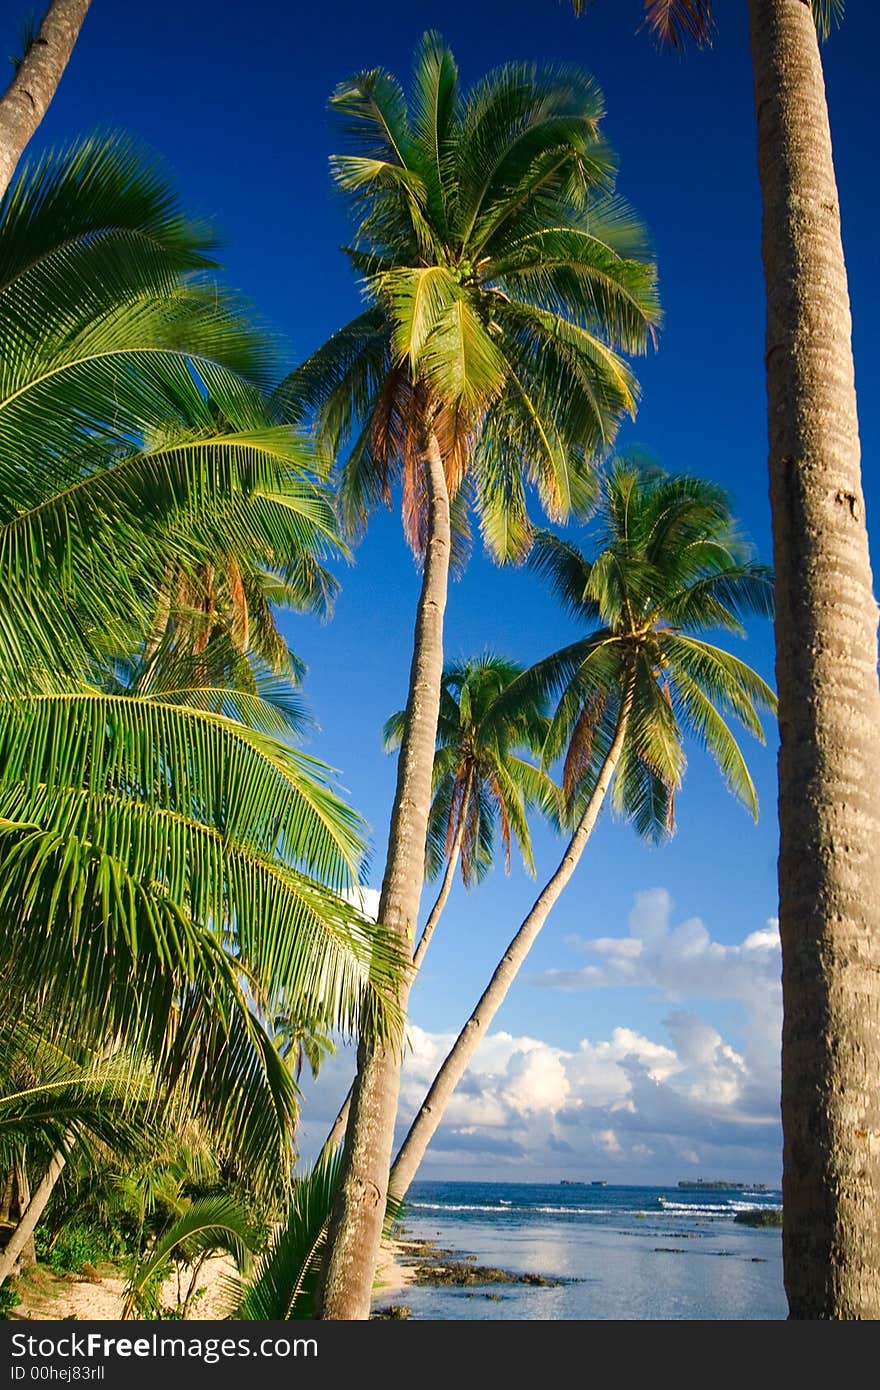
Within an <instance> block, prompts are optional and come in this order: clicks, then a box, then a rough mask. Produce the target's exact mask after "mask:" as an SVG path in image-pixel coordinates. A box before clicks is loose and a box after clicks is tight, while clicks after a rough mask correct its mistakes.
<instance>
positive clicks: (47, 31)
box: [0, 0, 91, 198]
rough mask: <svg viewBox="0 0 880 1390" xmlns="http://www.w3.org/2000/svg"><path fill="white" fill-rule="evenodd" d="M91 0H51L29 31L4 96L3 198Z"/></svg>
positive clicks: (0, 118)
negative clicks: (35, 26)
mask: <svg viewBox="0 0 880 1390" xmlns="http://www.w3.org/2000/svg"><path fill="white" fill-rule="evenodd" d="M90 4H91V0H51V4H50V5H49V8H48V10H47V11H46V13H45V15H44V16H43V19H42V21H41V23H40V27H39V29H37V30H35V31H34V30H31V31H30V32H29V33H28V34H27V35H26V40H25V45H24V53H23V54H22V56H21V58H20V59H19V60H18V61H17V62H16V64H15V74H14V76H13V78H12V81H11V82H10V84H9V86H8V87H7V89H6V91H5V92H4V93H3V96H2V97H0V198H2V196H3V194H4V193H5V192H6V190H7V188H8V187H9V185H10V183H11V182H12V176H13V174H14V173H15V168H16V165H17V164H18V161H19V160H20V159H21V156H22V155H23V153H24V149H25V146H26V145H27V143H28V141H29V140H30V138H31V136H32V135H33V133H34V131H35V130H36V129H37V126H38V125H39V124H40V122H41V121H42V119H43V117H44V116H45V114H46V111H47V110H48V108H49V103H50V101H51V100H52V98H53V96H54V95H55V92H56V89H57V87H58V83H59V82H60V81H61V78H62V77H63V76H64V69H65V68H66V67H67V64H68V62H69V60H70V55H71V53H72V52H73V46H74V44H75V43H76V41H77V39H78V38H79V31H80V29H81V28H82V25H83V21H84V20H85V17H86V14H87V12H88V8H89V5H90Z"/></svg>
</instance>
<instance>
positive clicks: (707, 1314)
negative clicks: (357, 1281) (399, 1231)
mask: <svg viewBox="0 0 880 1390" xmlns="http://www.w3.org/2000/svg"><path fill="white" fill-rule="evenodd" d="M781 1202H782V1194H781V1193H780V1192H775V1191H759V1190H755V1191H752V1190H748V1189H747V1190H745V1191H739V1190H737V1191H715V1190H713V1191H709V1190H705V1189H702V1190H699V1191H692V1190H686V1189H682V1188H678V1187H612V1186H607V1187H593V1186H591V1185H589V1184H587V1185H583V1186H581V1185H577V1186H568V1185H565V1184H552V1185H545V1186H539V1185H533V1184H515V1183H436V1182H430V1183H429V1182H419V1183H414V1184H413V1186H412V1188H411V1189H410V1193H409V1196H408V1198H407V1202H406V1208H405V1212H404V1214H403V1218H402V1219H403V1225H404V1227H405V1229H406V1234H407V1236H408V1237H411V1238H416V1239H429V1240H433V1241H435V1242H436V1243H437V1244H438V1245H439V1246H440V1247H441V1248H442V1249H444V1250H449V1251H454V1252H455V1253H456V1254H457V1255H459V1256H466V1255H471V1256H475V1257H476V1262H477V1263H478V1264H483V1265H492V1266H494V1267H496V1268H501V1269H505V1270H515V1271H518V1272H521V1273H532V1274H542V1275H548V1276H555V1277H558V1278H560V1279H563V1280H564V1281H565V1282H564V1283H562V1284H559V1285H558V1286H556V1287H553V1288H540V1287H535V1286H531V1285H517V1284H499V1285H496V1286H494V1287H491V1286H484V1287H477V1288H454V1287H448V1286H445V1285H441V1286H431V1287H421V1286H413V1287H409V1288H407V1289H406V1290H405V1291H404V1292H403V1293H402V1294H401V1295H399V1300H400V1301H401V1302H405V1303H406V1304H407V1306H408V1307H409V1308H410V1309H411V1310H412V1316H413V1317H414V1318H422V1319H425V1318H428V1319H433V1320H455V1321H458V1320H463V1319H466V1320H482V1321H486V1320H495V1319H513V1320H517V1321H522V1320H540V1321H582V1320H598V1319H611V1320H622V1319H636V1320H651V1319H653V1320H666V1321H670V1320H697V1319H700V1320H703V1319H712V1320H724V1321H730V1320H742V1321H758V1320H760V1321H767V1320H775V1319H784V1318H785V1317H786V1315H787V1307H786V1301H785V1294H784V1291H783V1284H782V1240H781V1233H780V1231H779V1230H778V1229H774V1228H758V1229H755V1228H753V1227H749V1226H743V1225H736V1224H735V1223H734V1216H735V1214H736V1213H737V1212H738V1211H742V1210H743V1209H746V1208H754V1207H774V1208H779V1207H780V1206H781Z"/></svg>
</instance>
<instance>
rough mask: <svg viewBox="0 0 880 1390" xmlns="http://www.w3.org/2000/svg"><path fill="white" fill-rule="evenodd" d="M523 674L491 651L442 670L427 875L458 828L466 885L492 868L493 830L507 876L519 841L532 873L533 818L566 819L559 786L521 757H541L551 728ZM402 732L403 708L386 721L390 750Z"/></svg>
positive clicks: (440, 863)
mask: <svg viewBox="0 0 880 1390" xmlns="http://www.w3.org/2000/svg"><path fill="white" fill-rule="evenodd" d="M523 677H524V672H523V669H522V667H521V666H519V665H518V664H517V663H516V662H513V661H510V660H508V659H507V658H506V657H502V656H499V655H498V654H497V653H494V652H486V653H484V654H483V655H481V656H479V657H472V658H469V659H468V660H465V661H457V662H450V663H449V664H448V665H447V666H446V667H445V669H444V671H443V680H442V684H441V691H440V717H439V723H438V727H437V750H436V753H435V757H434V773H433V794H432V801H431V811H430V816H429V820H428V843H427V861H426V867H427V873H428V875H429V877H432V878H433V877H436V876H437V875H438V874H439V873H440V872H441V871H442V869H443V867H444V865H445V864H446V862H447V861H448V859H449V855H450V850H451V846H452V844H453V842H454V841H455V839H456V835H457V832H458V831H459V829H460V828H462V830H463V838H462V844H461V875H462V881H463V882H464V884H465V886H466V887H469V886H470V885H471V884H473V883H478V882H480V880H481V879H482V878H483V877H485V875H486V874H487V873H488V871H489V869H490V868H491V867H492V865H493V863H494V859H495V850H496V832H499V833H500V837H501V841H502V843H503V845H504V851H505V863H506V866H507V869H508V871H509V869H510V848H511V843H512V841H513V840H515V841H516V843H517V845H518V847H519V849H520V852H521V854H522V858H523V863H524V865H525V867H526V869H527V870H528V871H529V872H530V873H534V862H533V858H532V845H531V832H530V829H529V823H528V817H529V814H530V813H531V812H533V811H539V812H540V813H541V814H542V815H544V816H546V817H547V818H548V819H549V820H550V821H551V823H554V824H559V823H560V822H561V820H562V818H563V817H564V814H565V809H564V803H563V798H562V793H561V791H560V789H559V788H558V787H557V786H556V784H555V783H554V782H553V781H552V779H551V778H550V777H549V776H548V775H547V773H546V772H545V771H544V770H543V769H542V768H540V767H537V766H535V764H533V763H531V762H529V761H528V757H527V756H524V755H528V754H533V755H536V756H540V755H541V753H542V751H543V749H544V746H545V743H546V739H547V736H548V732H549V727H550V725H549V720H548V718H547V714H546V697H545V693H544V691H543V690H541V689H539V688H537V687H535V686H534V685H527V684H526V683H525V682H524V680H523ZM403 729H404V714H403V712H402V711H401V712H399V713H397V714H394V715H392V716H391V718H390V719H389V720H387V722H386V724H385V726H384V729H383V740H384V746H385V749H386V750H387V751H392V750H394V749H396V748H398V747H399V746H400V741H401V738H402V736H403Z"/></svg>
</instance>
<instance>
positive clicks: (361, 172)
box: [284, 34, 659, 559]
mask: <svg viewBox="0 0 880 1390" xmlns="http://www.w3.org/2000/svg"><path fill="white" fill-rule="evenodd" d="M332 106H333V109H334V110H335V111H336V112H337V113H338V115H339V116H340V117H341V119H342V122H343V130H344V132H345V134H346V135H347V137H348V140H349V146H350V150H349V152H347V153H345V154H341V155H337V156H336V157H335V158H334V160H333V168H334V174H335V178H336V182H337V184H338V186H339V187H340V189H341V190H342V191H343V193H344V194H345V195H346V196H347V198H348V199H349V201H350V203H351V206H352V209H353V213H354V217H355V222H356V231H355V241H354V246H353V247H352V248H350V249H349V252H348V254H349V256H350V259H351V261H352V263H353V265H354V267H355V269H356V270H357V272H358V273H359V274H360V276H361V277H362V281H363V288H364V294H365V297H366V300H367V308H366V309H365V310H364V312H363V313H362V314H360V315H359V316H358V317H357V318H356V319H354V320H353V321H352V322H351V323H349V324H348V325H346V327H344V328H342V329H341V330H340V331H339V332H337V333H336V334H335V335H334V336H333V337H332V338H331V339H330V340H329V342H328V343H327V344H326V345H325V346H324V347H323V348H321V349H319V350H318V351H317V352H316V353H315V354H314V355H313V356H312V357H311V358H310V359H309V361H308V362H307V363H305V365H304V366H303V367H302V368H300V370H299V371H298V372H296V373H294V375H293V376H292V377H291V378H289V380H288V382H287V383H286V386H285V389H284V395H285V396H286V398H287V399H288V401H293V402H294V403H295V406H296V408H297V409H299V410H303V411H307V412H311V413H312V414H313V415H314V418H315V421H316V423H317V427H318V434H319V437H320V439H321V440H322V442H323V445H324V447H325V449H326V450H327V451H328V453H329V454H330V455H331V456H333V457H335V456H336V454H337V452H338V450H339V449H340V448H341V446H342V445H343V444H344V443H345V442H346V441H347V440H349V439H353V440H354V443H353V447H352V449H351V452H350V455H349V457H348V460H347V462H346V464H345V467H344V468H343V470H342V476H341V481H340V488H339V500H340V507H341V514H342V516H343V519H344V521H345V522H346V523H347V525H348V526H349V527H350V528H353V529H357V528H358V527H359V526H361V525H362V524H363V521H364V519H365V517H366V515H367V513H368V512H369V511H370V509H371V508H372V507H373V505H375V503H377V502H378V501H379V500H380V499H382V498H384V499H386V500H390V494H391V488H392V485H393V484H394V483H395V482H396V481H397V480H398V479H400V480H402V484H403V512H404V523H405V528H406V533H407V536H408V538H409V540H410V542H411V544H412V545H413V547H414V548H415V549H416V551H417V552H421V551H422V550H423V549H424V545H425V539H426V525H427V506H426V495H425V483H424V479H423V475H422V470H421V467H420V460H421V457H422V454H423V451H424V445H425V434H426V432H428V433H430V434H432V435H433V436H434V437H435V438H436V440H437V442H438V444H439V447H440V451H441V454H442V456H443V460H444V465H445V470H446V477H447V486H448V489H449V493H450V496H451V497H452V498H453V510H454V520H457V521H458V529H459V536H461V534H462V533H463V532H464V531H465V529H466V520H465V518H466V515H467V508H468V504H469V503H470V501H471V500H472V499H473V502H474V504H475V507H476V512H477V516H478V518H479V524H480V529H481V531H482V534H483V537H484V539H485V541H486V544H487V546H488V547H489V549H490V551H491V552H492V553H493V554H494V555H495V556H496V557H497V558H499V559H508V558H521V557H522V555H523V554H524V553H525V552H526V550H527V549H528V545H529V541H530V527H529V523H528V518H527V514H526V488H527V485H533V486H534V487H535V488H536V490H537V492H538V495H539V497H540V501H541V504H542V506H543V508H544V510H545V512H546V513H547V515H548V516H549V517H550V518H551V519H553V520H562V519H564V518H565V517H566V516H567V515H569V513H570V512H572V511H574V512H575V513H581V512H583V511H584V509H585V508H586V507H587V505H588V503H589V502H590V501H591V499H592V497H593V495H594V482H593V475H592V470H591V462H592V459H593V457H594V455H595V454H596V452H597V451H601V450H603V449H604V448H605V447H606V446H607V445H608V443H609V441H610V440H611V439H612V438H613V436H614V433H615V431H616V428H617V425H618V422H619V420H620V419H621V417H622V416H623V414H624V413H626V412H627V411H629V412H632V411H633V410H634V408H635V401H636V389H637V388H636V383H635V380H634V378H633V375H632V373H631V371H630V369H629V367H628V366H627V365H626V364H625V362H624V361H623V360H622V358H621V357H620V356H619V355H618V351H619V350H623V351H626V352H640V351H642V350H643V349H644V348H645V345H646V342H647V339H648V337H649V335H650V333H651V331H652V328H653V326H654V325H655V324H656V323H657V321H658V316H659V310H658V304H657V297H656V289H655V272H654V267H653V265H652V264H651V262H650V260H649V259H648V258H647V256H646V253H645V248H644V237H643V234H642V232H641V230H640V228H639V227H638V225H637V223H636V222H635V221H634V219H633V218H632V216H631V215H630V214H629V213H628V211H627V209H626V208H625V207H624V205H623V203H622V202H621V201H620V199H619V198H617V197H616V195H615V194H614V191H613V183H614V173H615V167H614V159H613V156H612V154H611V152H610V150H609V148H608V146H607V145H606V144H605V143H604V142H603V140H602V138H601V136H600V133H599V124H600V118H601V116H602V114H603V108H602V100H601V96H600V93H599V91H598V89H597V88H596V86H595V84H594V82H593V81H592V79H591V78H589V77H588V76H586V75H585V74H584V73H583V72H581V71H579V70H576V69H559V70H556V69H553V70H541V69H538V68H535V67H533V66H527V65H509V66H506V67H503V68H500V69H498V70H496V71H494V72H492V73H490V74H489V75H488V76H487V77H486V78H485V79H484V80H483V81H482V82H480V83H479V84H477V86H475V87H474V88H473V89H472V90H471V91H470V92H469V93H467V94H464V93H462V91H461V90H460V88H459V84H458V74H457V69H456V65H455V61H454V59H453V56H452V54H451V53H450V51H449V50H448V49H447V48H446V47H445V46H444V44H443V43H442V41H441V40H440V38H439V37H438V36H437V35H436V34H427V35H426V36H425V37H424V39H423V40H422V42H421V45H420V46H419V48H418V51H417V53H416V59H415V67H414V72H413V78H412V83H411V90H410V95H409V100H407V96H406V94H405V92H404V90H403V88H402V87H401V85H400V84H399V83H398V81H397V80H396V79H395V78H394V77H392V76H391V75H390V74H389V73H387V72H385V71H383V70H381V69H373V70H371V71H369V72H363V73H360V74H358V76H356V77H355V78H353V79H352V80H351V81H350V82H348V83H345V84H343V85H342V86H341V87H340V88H338V89H337V91H336V93H335V95H334V97H333V100H332Z"/></svg>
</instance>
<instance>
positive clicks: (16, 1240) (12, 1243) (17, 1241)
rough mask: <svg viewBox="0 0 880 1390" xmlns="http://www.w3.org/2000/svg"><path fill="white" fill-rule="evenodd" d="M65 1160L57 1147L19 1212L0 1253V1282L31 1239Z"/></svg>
mask: <svg viewBox="0 0 880 1390" xmlns="http://www.w3.org/2000/svg"><path fill="white" fill-rule="evenodd" d="M66 1162H67V1154H66V1152H65V1151H64V1150H63V1149H57V1150H56V1152H55V1153H54V1154H53V1155H52V1160H51V1162H50V1164H49V1167H48V1169H47V1171H46V1175H45V1177H44V1178H43V1180H42V1182H41V1183H40V1184H39V1186H38V1187H37V1189H36V1191H35V1192H34V1193H33V1195H32V1196H31V1199H30V1201H29V1202H28V1204H27V1206H26V1207H25V1208H24V1210H23V1211H22V1213H21V1218H20V1220H19V1223H18V1225H17V1226H16V1228H15V1230H14V1231H13V1232H12V1235H11V1236H10V1237H9V1240H8V1241H7V1242H6V1249H5V1250H4V1251H3V1252H2V1254H0V1284H2V1283H3V1280H4V1279H7V1278H8V1277H9V1275H10V1274H12V1273H13V1272H14V1270H15V1266H16V1262H17V1261H18V1258H19V1256H20V1255H21V1254H22V1253H23V1252H24V1251H25V1250H26V1248H27V1246H28V1243H29V1242H31V1241H32V1240H33V1236H34V1231H35V1230H36V1229H37V1224H38V1222H39V1220H40V1217H41V1216H42V1215H43V1212H44V1211H45V1210H46V1206H47V1204H48V1201H49V1198H50V1197H51V1196H52V1192H53V1189H54V1187H55V1184H56V1182H57V1181H58V1179H59V1178H60V1177H61V1173H62V1171H63V1169H64V1165H65V1164H66Z"/></svg>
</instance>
